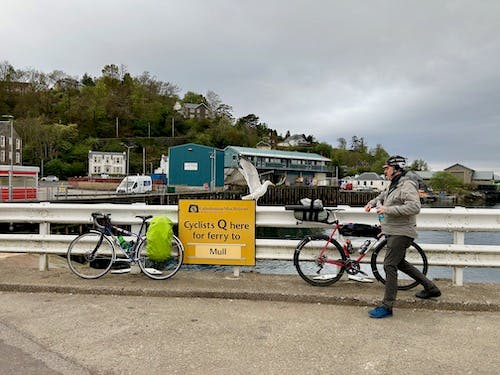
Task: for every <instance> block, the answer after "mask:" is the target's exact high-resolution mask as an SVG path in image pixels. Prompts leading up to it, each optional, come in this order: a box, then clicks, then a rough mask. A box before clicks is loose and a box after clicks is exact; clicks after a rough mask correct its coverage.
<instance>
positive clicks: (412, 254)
mask: <svg viewBox="0 0 500 375" xmlns="http://www.w3.org/2000/svg"><path fill="white" fill-rule="evenodd" d="M386 245H387V239H385V240H384V241H383V242H381V244H380V246H379V247H378V248H377V249H375V250H374V251H373V254H372V258H371V268H372V272H373V275H374V276H375V278H376V279H377V280H378V281H380V282H381V283H382V284H384V285H385V271H384V257H385V247H386ZM405 259H406V260H407V261H409V262H410V263H411V264H412V265H413V266H415V267H416V268H417V269H418V270H419V271H420V272H422V273H423V274H424V275H427V271H428V269H429V263H428V261H427V256H426V255H425V253H424V251H423V250H422V248H421V247H420V246H419V245H417V244H416V243H415V242H412V243H411V245H410V247H409V248H408V249H407V250H406V256H405ZM400 275H405V276H406V274H405V273H403V272H401V271H398V290H409V289H412V288H415V287H416V286H417V285H419V282H418V281H415V280H413V279H412V278H410V277H409V276H407V277H405V278H400V277H399V276H400Z"/></svg>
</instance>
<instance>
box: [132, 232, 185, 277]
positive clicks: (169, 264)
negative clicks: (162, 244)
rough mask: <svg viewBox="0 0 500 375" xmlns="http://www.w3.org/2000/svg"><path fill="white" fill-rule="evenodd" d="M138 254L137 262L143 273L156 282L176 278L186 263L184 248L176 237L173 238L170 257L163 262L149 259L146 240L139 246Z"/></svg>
mask: <svg viewBox="0 0 500 375" xmlns="http://www.w3.org/2000/svg"><path fill="white" fill-rule="evenodd" d="M137 252H138V254H137V258H138V259H137V261H138V263H139V267H140V268H141V270H142V272H144V273H145V274H146V275H147V276H148V277H150V278H152V279H156V280H165V279H168V278H170V277H172V276H174V275H175V274H176V273H177V271H179V269H180V268H181V266H182V262H183V261H184V246H183V245H182V242H181V241H180V240H179V239H178V238H177V237H176V236H173V237H172V249H171V252H170V257H169V258H167V259H165V260H163V261H154V260H152V259H150V258H149V257H148V251H147V242H146V240H144V241H143V242H142V243H141V244H140V245H139V249H138V250H137Z"/></svg>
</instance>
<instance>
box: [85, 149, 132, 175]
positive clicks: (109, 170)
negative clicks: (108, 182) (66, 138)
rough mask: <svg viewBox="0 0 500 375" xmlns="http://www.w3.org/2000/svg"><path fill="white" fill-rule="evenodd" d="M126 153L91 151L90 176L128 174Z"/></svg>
mask: <svg viewBox="0 0 500 375" xmlns="http://www.w3.org/2000/svg"><path fill="white" fill-rule="evenodd" d="M126 155H127V154H126V152H101V151H89V176H100V175H103V174H105V175H110V176H123V175H125V174H127V157H126Z"/></svg>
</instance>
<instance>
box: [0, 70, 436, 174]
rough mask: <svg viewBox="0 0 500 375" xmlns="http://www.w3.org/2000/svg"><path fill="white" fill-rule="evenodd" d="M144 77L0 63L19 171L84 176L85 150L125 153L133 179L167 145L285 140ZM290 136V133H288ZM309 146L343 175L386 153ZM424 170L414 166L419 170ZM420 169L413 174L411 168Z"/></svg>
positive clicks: (2, 108)
mask: <svg viewBox="0 0 500 375" xmlns="http://www.w3.org/2000/svg"><path fill="white" fill-rule="evenodd" d="M180 91H181V90H180V88H179V87H178V86H177V85H175V84H174V83H171V82H163V81H160V80H158V79H157V78H156V77H155V76H153V75H151V74H150V73H149V72H144V73H142V74H140V75H138V76H133V75H131V74H130V73H129V72H128V71H127V69H126V67H124V66H117V65H114V64H111V65H106V66H104V67H103V69H102V71H101V75H100V76H99V77H91V76H90V75H88V74H87V73H84V74H83V75H82V76H81V77H72V76H69V75H67V74H65V73H64V72H61V71H53V72H50V73H44V72H39V71H37V70H34V69H28V70H22V69H16V68H14V67H13V66H12V65H11V64H9V63H8V62H5V61H4V62H0V114H8V115H13V116H14V118H15V128H16V131H17V132H18V134H19V135H20V136H21V137H22V139H23V164H24V165H34V166H43V167H44V174H45V175H48V174H54V175H58V176H60V177H63V178H64V177H70V176H83V175H86V174H87V167H86V164H87V157H88V151H89V150H94V151H115V152H123V151H125V150H126V148H125V146H124V144H125V145H133V146H134V147H133V148H131V150H130V152H131V154H130V172H131V173H141V172H142V171H143V167H144V165H143V153H144V155H145V158H146V162H145V166H146V172H150V171H151V166H153V167H156V166H158V162H159V159H160V156H161V155H162V154H167V153H168V148H169V147H170V146H172V145H176V144H182V143H187V142H193V143H198V144H202V145H207V146H212V147H218V148H224V147H226V146H228V145H235V146H244V147H255V146H256V144H257V143H258V142H260V141H265V142H267V143H269V144H271V145H272V146H273V147H276V145H277V144H278V143H279V142H281V141H283V139H284V138H285V137H284V136H282V135H281V134H278V133H277V131H276V130H273V129H272V128H270V127H269V126H268V125H267V124H266V123H264V122H262V121H261V120H260V118H259V117H258V116H257V115H256V114H254V113H249V114H248V115H246V116H243V117H240V118H234V116H233V113H232V107H231V106H230V105H229V104H225V103H223V102H222V101H221V99H220V98H219V96H218V95H217V94H216V93H215V92H213V91H207V93H206V94H205V95H203V94H200V93H195V92H190V91H188V92H186V93H185V94H184V95H183V96H180V95H179V93H180ZM177 102H179V103H181V104H184V103H194V104H199V103H204V104H205V105H206V106H207V107H208V108H209V110H210V112H211V113H212V116H210V117H209V118H206V119H188V118H184V117H183V116H182V115H181V114H180V113H179V112H178V111H176V110H175V109H174V105H175V104H176V103H177ZM288 133H289V132H288ZM304 138H305V139H307V140H308V141H309V142H310V146H307V147H301V148H296V149H295V150H297V151H306V152H315V153H318V154H321V155H323V156H326V157H328V158H331V159H332V161H333V165H334V167H335V166H337V167H339V168H338V170H339V172H340V173H341V174H356V173H360V172H363V171H370V170H373V171H381V170H382V165H383V162H384V160H385V159H386V158H387V156H388V153H387V151H386V150H384V148H383V147H382V145H377V146H376V147H375V148H372V149H369V148H368V145H367V142H366V141H365V139H364V138H362V137H358V136H353V137H352V138H351V139H350V140H346V139H344V138H339V139H338V145H336V147H333V146H332V145H329V144H327V143H320V142H317V141H316V140H315V138H314V136H313V135H305V134H304ZM422 166H424V167H425V166H426V164H425V162H423V161H419V164H418V165H416V167H418V168H422ZM415 169H417V168H415Z"/></svg>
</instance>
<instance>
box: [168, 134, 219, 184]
mask: <svg viewBox="0 0 500 375" xmlns="http://www.w3.org/2000/svg"><path fill="white" fill-rule="evenodd" d="M168 166H169V169H168V171H169V172H168V183H169V185H185V186H211V184H212V181H214V180H215V186H216V187H220V186H224V151H223V150H220V149H217V148H214V147H208V146H202V145H197V144H195V143H187V144H184V145H180V146H174V147H170V148H169V150H168Z"/></svg>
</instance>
